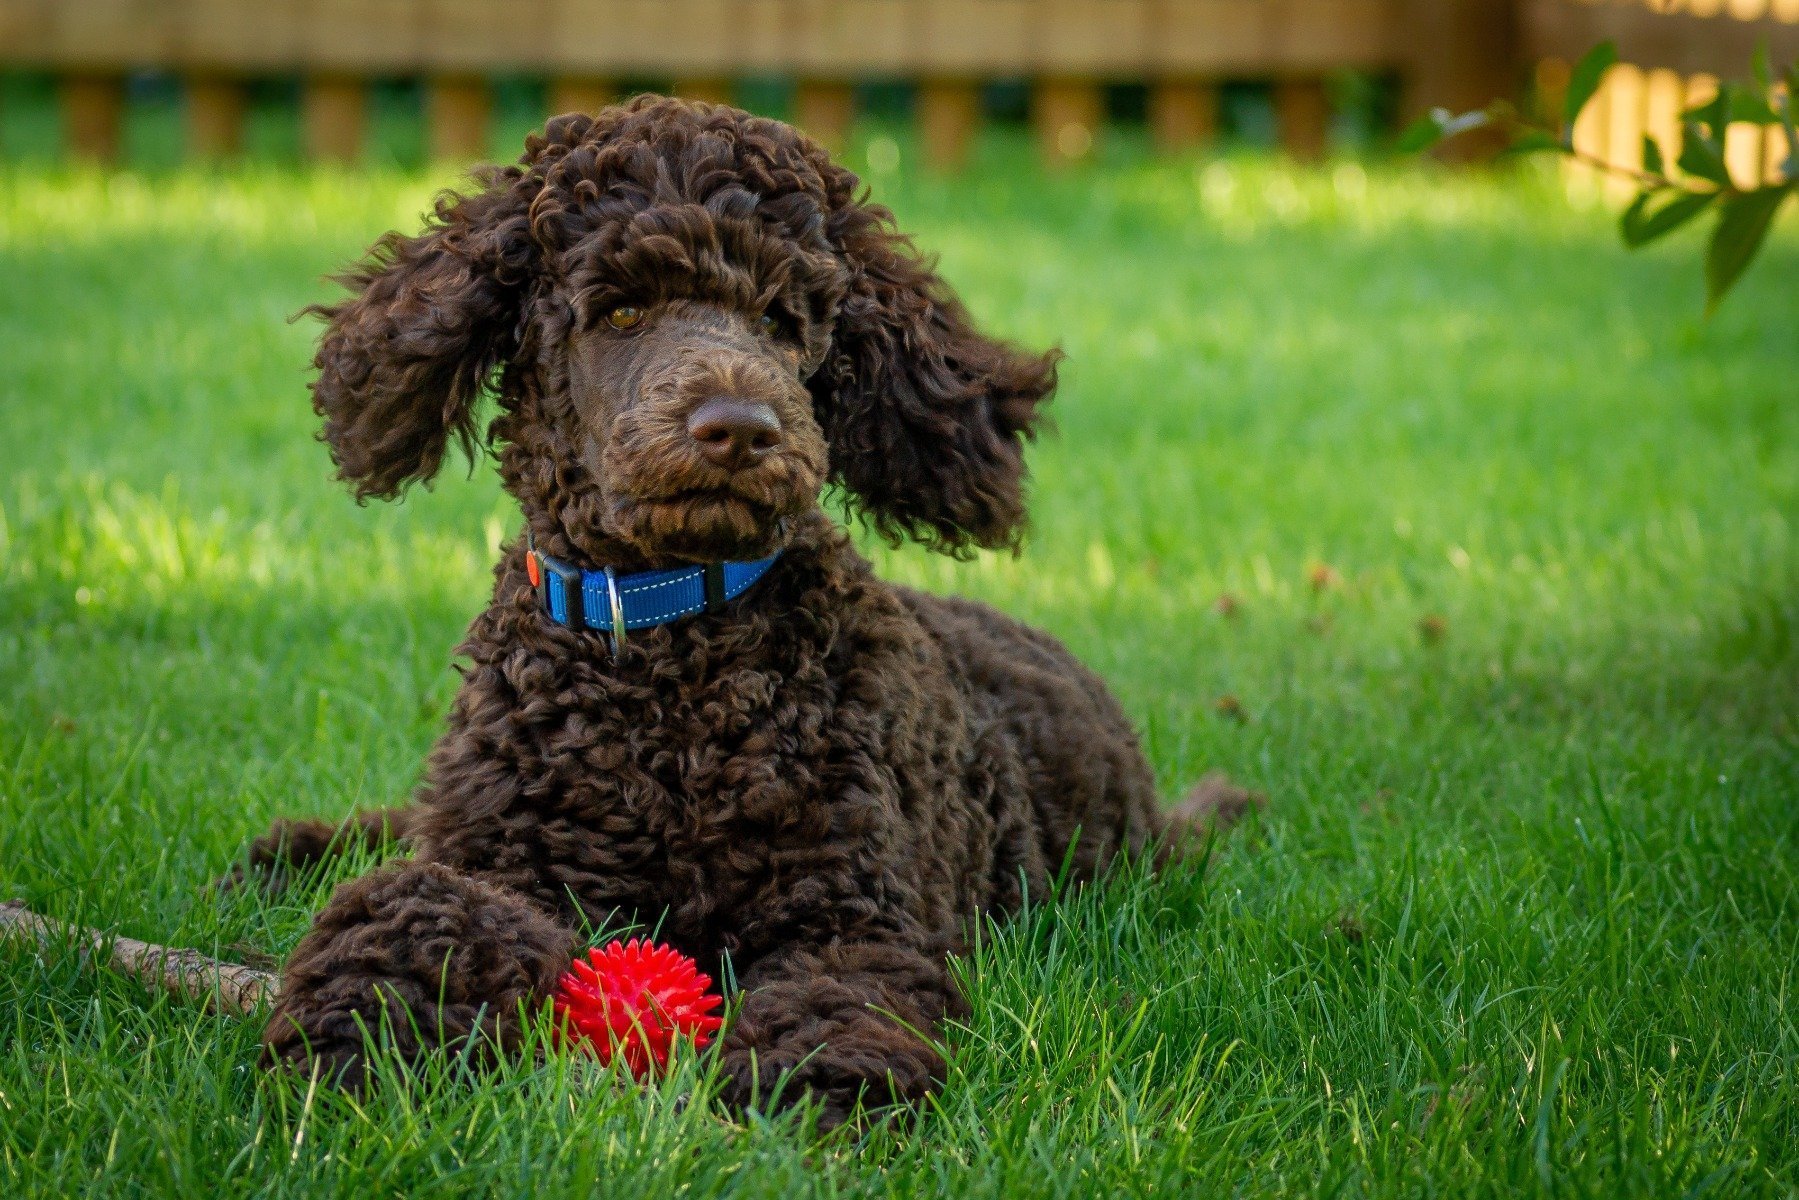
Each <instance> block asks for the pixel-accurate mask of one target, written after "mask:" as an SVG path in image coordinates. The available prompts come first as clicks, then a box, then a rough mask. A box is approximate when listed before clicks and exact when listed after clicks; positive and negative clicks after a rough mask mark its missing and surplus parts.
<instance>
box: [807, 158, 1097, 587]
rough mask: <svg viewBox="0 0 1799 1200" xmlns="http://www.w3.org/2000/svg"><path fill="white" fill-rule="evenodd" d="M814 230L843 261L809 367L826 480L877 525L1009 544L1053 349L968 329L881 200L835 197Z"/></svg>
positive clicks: (917, 534) (892, 535)
mask: <svg viewBox="0 0 1799 1200" xmlns="http://www.w3.org/2000/svg"><path fill="white" fill-rule="evenodd" d="M832 184H833V185H834V186H833V188H832V190H833V192H834V193H835V194H836V196H837V197H838V198H841V199H843V200H844V202H843V203H841V204H840V205H839V206H837V207H836V208H835V209H834V211H833V212H832V213H831V215H830V217H829V223H828V226H827V236H828V237H829V238H830V239H831V241H832V244H833V245H834V246H835V247H836V248H837V250H838V253H839V254H840V255H841V256H842V258H843V261H844V262H845V264H846V265H847V266H848V267H849V270H850V282H849V288H848V291H847V293H846V295H845V296H844V299H843V303H842V307H841V309H840V310H839V313H838V317H837V325H836V330H835V345H834V346H833V348H832V358H831V359H830V360H829V361H828V362H827V363H826V365H825V368H824V369H823V370H821V371H820V372H819V373H818V374H817V375H815V376H814V377H813V381H812V390H813V399H814V405H815V408H816V409H817V411H818V414H819V417H820V421H821V423H822V425H823V426H824V430H825V436H826V438H827V439H828V441H829V443H830V447H831V471H832V478H833V479H834V480H835V481H836V482H838V483H839V484H841V485H842V486H843V487H844V488H845V490H846V491H848V492H849V493H850V501H851V504H852V505H853V507H855V508H856V509H857V510H859V511H860V512H861V513H862V514H863V515H864V516H865V517H866V518H867V519H868V520H869V522H870V523H871V524H872V525H874V527H875V528H876V529H878V530H879V531H880V532H881V533H882V534H883V535H885V536H886V537H888V538H889V539H891V540H894V541H898V540H899V539H900V538H901V537H908V536H909V537H912V538H915V539H917V540H918V541H920V542H923V543H924V544H925V545H927V546H930V547H931V548H933V549H936V550H942V551H945V552H947V553H950V554H957V555H960V554H962V553H964V552H966V551H967V549H968V548H969V547H970V546H988V547H1003V546H1012V545H1016V543H1017V540H1018V537H1019V534H1020V533H1021V532H1022V530H1023V525H1024V517H1025V502H1024V479H1025V467H1024V446H1023V443H1024V441H1026V440H1027V439H1029V438H1031V437H1032V436H1033V433H1034V429H1035V426H1036V423H1037V420H1038V418H1039V416H1040V414H1039V412H1038V405H1039V404H1041V403H1042V402H1043V401H1044V399H1046V398H1047V397H1048V396H1049V394H1050V393H1051V392H1052V391H1054V390H1055V386H1056V363H1057V361H1058V360H1059V359H1060V358H1061V354H1060V352H1059V351H1053V350H1052V351H1050V352H1049V353H1048V354H1041V355H1039V354H1033V353H1030V352H1028V351H1024V350H1020V349H1018V348H1016V347H1014V346H1010V345H1007V344H1006V343H1004V342H1000V341H996V340H994V339H992V338H989V337H986V336H985V335H983V334H981V333H980V332H979V331H977V330H976V329H975V327H974V323H973V321H972V320H971V319H970V317H969V315H968V312H967V310H966V309H964V308H963V307H962V303H961V301H959V300H958V299H957V298H956V296H955V294H954V293H953V292H952V291H951V290H950V289H949V286H948V285H947V284H945V283H944V282H943V280H941V279H940V278H938V276H937V273H936V271H935V270H934V269H933V265H932V263H931V262H929V261H928V260H926V259H924V258H922V257H920V255H919V254H918V251H917V250H916V249H915V248H914V247H913V245H912V243H911V241H910V239H908V238H906V237H904V236H903V235H901V234H900V233H899V232H898V231H897V230H896V229H895V228H894V225H893V215H892V214H891V213H890V212H888V211H887V210H886V209H885V208H882V207H879V206H877V205H871V204H867V203H865V202H864V201H863V199H862V198H860V197H856V196H854V195H853V194H847V193H849V192H850V189H853V188H854V187H855V186H856V181H855V177H854V176H851V175H849V173H848V172H841V174H840V176H839V177H838V178H837V179H834V180H832Z"/></svg>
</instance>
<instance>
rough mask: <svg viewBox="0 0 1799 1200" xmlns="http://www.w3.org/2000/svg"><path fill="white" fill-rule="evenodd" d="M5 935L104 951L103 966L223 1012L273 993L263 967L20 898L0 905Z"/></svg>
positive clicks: (250, 1006)
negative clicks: (37, 908) (32, 905)
mask: <svg viewBox="0 0 1799 1200" xmlns="http://www.w3.org/2000/svg"><path fill="white" fill-rule="evenodd" d="M9 933H11V934H17V935H19V936H21V937H28V938H31V939H32V940H34V941H36V942H37V943H38V944H39V945H55V944H57V943H75V944H78V945H81V946H83V947H85V948H86V949H87V950H89V951H92V952H93V953H94V954H95V955H96V956H97V955H105V956H106V960H105V961H106V963H107V965H109V966H110V967H111V968H112V969H113V970H115V971H118V972H120V973H121V974H124V975H130V976H131V977H133V978H134V979H138V980H140V981H142V982H143V983H145V984H147V985H148V986H150V987H152V988H160V989H161V990H163V991H166V992H170V993H173V994H174V995H177V996H181V997H183V998H185V999H189V1000H200V1001H204V1002H210V1003H214V1004H217V1005H218V1006H219V1007H220V1008H221V1009H224V1010H225V1011H227V1012H234V1013H248V1012H252V1011H254V1010H255V1009H256V1008H257V1007H258V1006H259V1005H261V1004H263V1003H265V1002H266V1001H268V1000H269V999H270V998H272V997H273V996H274V994H275V976H274V975H273V974H272V973H270V972H268V971H258V970H257V969H256V968H254V967H241V966H238V965H237V964H235V963H226V962H220V961H219V960H218V959H216V958H208V957H207V956H206V955H204V954H201V953H200V952H199V951H198V950H181V949H177V948H174V947H170V946H158V945H155V944H154V943H151V942H140V941H138V940H137V939H136V938H128V937H116V936H113V935H110V934H105V933H101V932H100V931H99V930H96V929H86V928H83V927H82V926H79V925H69V924H66V923H64V922H62V921H57V920H52V919H51V918H49V917H41V916H39V915H38V914H37V913H34V912H32V911H31V910H30V909H28V908H26V907H25V902H24V901H22V900H12V901H8V902H7V903H5V904H0V938H3V937H5V936H6V935H7V934H9Z"/></svg>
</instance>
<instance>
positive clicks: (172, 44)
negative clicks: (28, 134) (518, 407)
mask: <svg viewBox="0 0 1799 1200" xmlns="http://www.w3.org/2000/svg"><path fill="white" fill-rule="evenodd" d="M1770 4H1772V9H1770ZM1677 7H1679V8H1681V9H1683V11H1679V12H1675V11H1670V10H1673V9H1675V8H1677ZM1750 8H1753V9H1754V10H1755V11H1753V12H1751V11H1748V10H1749V9H1750ZM1708 9H1709V10H1711V11H1710V12H1708V11H1707V10H1708ZM1795 21H1799V0H1760V4H1759V6H1757V5H1754V4H1745V3H1744V2H1743V0H1685V3H1684V5H1682V4H1680V3H1679V0H1647V2H1646V0H1619V2H1616V3H1599V4H1595V3H1577V2H1575V0H0V67H5V66H11V67H23V68H31V69H38V70H48V71H51V72H53V73H54V74H55V75H56V76H57V79H58V86H59V89H60V94H61V106H62V112H63V120H64V126H65V130H66V141H67V144H68V146H69V148H70V149H71V151H72V152H74V153H76V154H80V155H85V156H91V157H97V158H103V159H104V158H109V157H111V156H113V155H115V154H116V153H117V150H118V145H119V124H120V119H121V113H122V109H123V105H124V103H125V89H124V86H123V84H124V79H125V77H126V75H127V74H128V73H130V72H133V71H139V70H147V69H149V70H162V71H169V72H174V73H176V74H179V75H180V76H181V77H182V79H183V80H184V84H185V89H186V96H185V111H186V121H187V129H188V139H189V145H190V148H191V150H192V152H193V153H194V154H195V155H198V156H219V155H229V154H232V153H234V152H235V151H236V150H237V149H238V147H239V145H240V139H241V131H242V126H243V116H244V107H245V84H246V82H247V81H249V80H252V79H255V78H258V77H266V76H277V75H288V76H292V75H297V76H299V77H300V78H301V79H302V81H303V84H302V114H303V117H302V119H303V128H304V145H305V148H306V151H307V153H308V154H310V155H312V156H314V157H318V158H323V159H345V160H348V159H354V158H355V157H357V156H358V155H359V154H360V152H361V148H362V145H363V141H364V127H365V124H366V109H367V98H366V97H367V89H368V84H369V82H370V81H371V80H373V79H378V78H383V77H395V76H411V77H419V78H422V79H423V80H424V82H425V95H426V112H427V123H428V128H429V145H430V149H431V152H432V153H433V155H434V156H440V157H444V158H469V157H474V156H478V155H481V154H484V153H485V152H486V150H487V146H488V126H489V119H490V113H489V110H490V96H489V92H490V86H489V80H490V79H491V78H492V77H494V76H495V75H498V74H521V73H522V74H530V75H536V76H540V77H542V78H545V79H547V80H548V81H549V83H550V86H549V89H548V106H549V108H550V110H552V111H568V110H571V109H592V108H595V107H598V106H599V105H602V104H604V103H605V102H606V101H608V100H610V99H611V98H613V97H614V96H615V95H616V94H617V89H618V85H619V83H620V81H621V80H626V79H642V78H660V79H663V80H667V81H671V82H672V85H673V87H674V88H675V90H676V91H677V92H679V93H682V94H686V95H690V96H695V97H701V98H708V99H722V98H728V97H729V95H730V94H731V89H732V87H733V84H734V82H735V81H737V80H741V79H744V78H751V77H775V76H778V77H786V78H790V79H792V80H793V81H794V84H795V86H794V118H795V120H796V121H797V123H798V124H800V125H801V126H803V127H805V128H807V129H808V130H809V131H811V132H813V133H814V134H816V135H818V136H819V137H821V138H822V139H824V140H826V141H827V142H833V141H841V139H842V138H843V136H844V135H845V133H846V131H847V129H848V127H849V125H850V123H851V121H852V120H853V119H854V116H855V98H856V89H855V84H856V83H858V82H861V81H866V80H904V81H908V82H911V83H913V84H915V85H916V90H915V95H916V109H915V120H916V121H917V124H918V128H919V133H920V138H921V142H922V144H923V147H924V152H925V156H926V158H927V160H928V161H929V162H930V163H931V164H932V165H934V166H937V167H944V168H950V167H954V166H955V165H957V164H958V163H959V162H961V161H962V159H963V156H964V154H965V152H966V148H967V146H968V143H969V140H970V137H971V135H972V134H973V132H974V131H975V130H976V128H977V126H978V124H979V121H980V120H981V108H980V85H981V83H982V82H984V81H987V80H994V79H1024V80H1028V81H1029V82H1030V84H1031V95H1032V102H1031V111H1032V123H1033V125H1034V127H1035V128H1036V130H1037V136H1038V138H1039V141H1040V144H1041V147H1042V151H1043V153H1044V156H1045V157H1046V158H1047V159H1048V160H1049V161H1051V162H1066V161H1069V160H1072V159H1078V158H1080V157H1082V156H1083V155H1085V154H1087V153H1089V152H1090V150H1091V148H1092V147H1093V144H1094V141H1095V138H1097V137H1099V136H1101V135H1102V133H1103V127H1104V103H1103V91H1102V85H1103V84H1104V83H1106V82H1110V81H1133V82H1141V83H1144V84H1146V85H1147V86H1148V92H1149V119H1150V125H1151V128H1152V130H1153V133H1154V136H1155V140H1156V142H1157V144H1158V145H1159V146H1161V147H1163V148H1165V149H1170V150H1175V149H1182V148H1187V147H1192V146H1196V145H1199V144H1202V143H1204V142H1205V141H1206V140H1207V139H1208V138H1209V137H1210V136H1212V134H1213V132H1214V130H1215V128H1216V124H1217V120H1218V96H1219V84H1220V83H1221V81H1224V80H1237V79H1243V80H1262V81H1267V82H1269V83H1271V84H1272V87H1273V95H1274V103H1275V111H1276V116H1277V121H1278V126H1279V130H1280V138H1281V142H1282V144H1283V145H1284V146H1285V147H1286V148H1287V149H1288V150H1289V151H1290V152H1292V153H1294V154H1296V155H1299V156H1301V157H1315V156H1317V155H1319V154H1320V153H1322V152H1323V150H1324V147H1325V143H1326V137H1327V131H1328V125H1329V118H1330V109H1329V104H1328V99H1327V96H1328V93H1327V89H1326V86H1325V80H1326V78H1327V77H1328V76H1329V75H1330V74H1331V73H1333V72H1337V71H1341V70H1361V71H1370V72H1380V73H1389V74H1393V75H1396V76H1397V77H1398V78H1399V79H1400V80H1401V82H1402V86H1403V93H1404V96H1405V102H1404V106H1405V108H1406V109H1407V110H1408V111H1420V110H1422V109H1424V108H1428V107H1432V106H1437V105H1442V106H1445V107H1450V108H1464V107H1475V106H1478V105H1480V104H1482V103H1484V102H1485V101H1486V100H1488V99H1490V98H1492V97H1493V96H1495V95H1501V94H1507V93H1511V92H1514V91H1516V90H1518V89H1519V87H1520V86H1521V84H1522V83H1523V81H1524V80H1525V79H1527V78H1528V76H1529V68H1530V66H1531V65H1532V64H1533V63H1535V62H1537V61H1539V60H1542V61H1548V62H1551V63H1554V62H1556V61H1566V60H1567V59H1568V58H1569V57H1571V56H1572V55H1574V54H1576V53H1577V52H1578V50H1580V49H1584V48H1585V45H1584V42H1585V41H1586V40H1596V39H1597V38H1599V37H1602V36H1608V35H1613V36H1619V37H1620V40H1621V41H1622V42H1623V43H1624V44H1625V47H1626V57H1627V58H1631V57H1632V54H1633V49H1635V48H1636V47H1638V46H1640V47H1641V49H1640V51H1638V52H1637V54H1636V57H1635V58H1634V59H1633V61H1636V62H1638V63H1640V64H1641V65H1642V66H1645V67H1663V66H1666V67H1668V68H1671V69H1673V70H1675V71H1679V72H1683V75H1682V79H1683V91H1682V95H1683V96H1685V95H1688V94H1690V86H1689V85H1688V84H1687V83H1686V82H1685V80H1686V79H1687V77H1688V76H1691V75H1692V74H1693V73H1695V72H1699V71H1710V72H1717V71H1722V70H1728V71H1733V72H1734V71H1740V70H1741V69H1743V67H1744V66H1745V65H1746V63H1747V61H1748V53H1749V49H1748V48H1749V46H1750V45H1752V44H1753V42H1754V40H1755V37H1756V36H1757V35H1758V34H1759V35H1761V36H1769V37H1770V39H1771V40H1772V41H1773V42H1774V43H1775V44H1776V46H1777V48H1778V47H1786V46H1788V45H1790V44H1791V43H1792V42H1793V41H1794V40H1795V38H1794V35H1795V33H1799V29H1796V28H1795V25H1794V22H1795ZM1539 77H1540V79H1542V80H1543V81H1544V82H1546V83H1548V84H1551V85H1552V84H1553V83H1554V68H1553V66H1551V67H1550V68H1548V69H1547V72H1546V73H1545V72H1539ZM1620 78H1622V76H1620ZM1608 86H1609V85H1608ZM1617 87H1618V88H1619V89H1624V88H1626V87H1627V85H1625V84H1618V85H1617ZM1645 90H1646V91H1649V90H1653V89H1645ZM1656 94H1657V95H1658V96H1659V95H1660V93H1659V92H1657V93H1656ZM1633 102H1634V101H1629V100H1628V98H1627V99H1626V100H1623V101H1618V102H1617V103H1615V104H1614V103H1612V97H1611V96H1610V94H1608V104H1609V105H1611V107H1610V108H1608V112H1610V111H1622V107H1621V106H1623V105H1626V104H1628V103H1633ZM1657 103H1660V104H1662V105H1663V107H1664V108H1665V100H1658V101H1657ZM1656 111H1657V112H1658V113H1660V112H1661V111H1662V110H1661V109H1657V110H1656ZM1658 119H1659V118H1658ZM1610 128H1611V125H1610V124H1607V129H1608V130H1610ZM1589 136H1591V134H1590V131H1589ZM1608 136H1609V135H1608ZM1639 140H1640V139H1639ZM1606 145H1607V147H1609V146H1610V145H1611V142H1610V141H1609V140H1608V141H1607V143H1606Z"/></svg>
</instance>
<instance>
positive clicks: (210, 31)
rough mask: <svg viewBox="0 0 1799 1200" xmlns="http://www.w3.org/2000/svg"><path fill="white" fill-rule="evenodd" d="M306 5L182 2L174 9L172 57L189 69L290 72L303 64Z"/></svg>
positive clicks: (268, 0)
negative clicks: (303, 29)
mask: <svg viewBox="0 0 1799 1200" xmlns="http://www.w3.org/2000/svg"><path fill="white" fill-rule="evenodd" d="M305 4H306V0H256V2H255V3H246V2H245V0H182V3H181V4H179V5H178V6H171V7H173V8H174V15H173V18H172V19H173V22H174V27H175V33H174V43H175V49H174V53H173V57H174V58H175V59H176V60H177V61H178V62H179V63H180V64H181V65H182V66H183V67H186V68H188V69H190V70H194V71H198V72H202V73H205V74H209V75H215V76H216V75H217V74H218V73H221V72H227V73H233V74H243V73H248V72H252V71H281V70H292V69H294V68H296V67H298V66H300V65H301V47H302V45H303V38H302V31H301V26H302V24H303V23H304V20H305Z"/></svg>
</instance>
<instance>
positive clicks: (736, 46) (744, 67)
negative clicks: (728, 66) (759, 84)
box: [731, 0, 798, 75]
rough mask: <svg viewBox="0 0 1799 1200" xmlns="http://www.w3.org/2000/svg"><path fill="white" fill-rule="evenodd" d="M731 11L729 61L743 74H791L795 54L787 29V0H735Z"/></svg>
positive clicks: (788, 22) (792, 41)
mask: <svg viewBox="0 0 1799 1200" xmlns="http://www.w3.org/2000/svg"><path fill="white" fill-rule="evenodd" d="M731 8H732V17H731V21H732V29H731V42H732V47H733V50H732V61H733V62H734V63H735V64H736V66H737V68H738V69H739V70H740V71H741V73H743V74H747V75H758V74H761V75H774V74H781V73H785V72H788V71H791V70H792V69H793V66H794V62H795V59H796V58H797V57H798V51H797V49H796V48H795V46H794V39H793V34H792V29H791V27H790V21H789V13H788V11H787V9H788V0H735V2H734V3H733V4H732V5H731Z"/></svg>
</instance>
